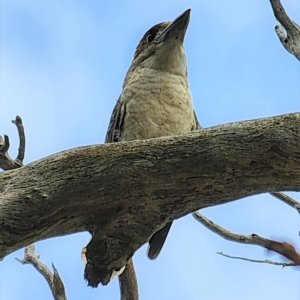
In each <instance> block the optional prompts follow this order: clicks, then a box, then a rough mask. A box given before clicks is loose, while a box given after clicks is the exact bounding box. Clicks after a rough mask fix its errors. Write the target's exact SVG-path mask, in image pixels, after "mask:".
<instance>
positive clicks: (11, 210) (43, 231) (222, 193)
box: [0, 113, 300, 286]
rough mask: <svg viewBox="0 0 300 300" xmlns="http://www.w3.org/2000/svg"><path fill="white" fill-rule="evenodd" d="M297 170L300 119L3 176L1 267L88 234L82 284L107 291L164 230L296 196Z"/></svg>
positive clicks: (109, 150)
mask: <svg viewBox="0 0 300 300" xmlns="http://www.w3.org/2000/svg"><path fill="white" fill-rule="evenodd" d="M299 166H300V114H299V113H294V114H288V115H282V116H278V117H273V118H266V119H259V120H252V121H245V122H239V123H232V124H226V125H223V126H216V127H212V128H208V129H205V130H199V131H196V132H193V133H190V134H187V135H180V136H174V137H168V138H158V139H152V140H145V141H136V142H135V141H134V142H127V143H115V144H104V145H94V146H87V147H80V148H76V149H71V150H67V151H64V152H60V153H57V154H54V155H52V156H49V157H46V158H44V159H41V160H39V161H35V162H33V163H30V164H28V165H26V166H24V167H21V168H19V169H15V170H11V171H6V172H2V173H0V221H1V222H0V232H1V233H2V234H1V236H0V258H3V257H5V256H6V255H8V254H9V253H11V252H13V251H15V250H17V249H19V248H21V247H23V246H26V245H29V244H31V243H33V242H35V241H38V240H41V239H46V238H50V237H54V236H61V235H65V234H70V233H75V232H79V231H85V230H89V231H90V232H91V233H92V235H93V238H92V241H91V242H90V244H89V245H88V246H87V261H88V263H87V266H86V273H85V276H86V278H87V279H88V281H89V283H90V285H92V286H97V284H98V283H99V282H101V283H103V284H106V283H108V282H109V278H110V275H111V272H112V270H113V269H115V270H118V269H120V268H121V267H122V266H124V265H125V263H126V262H127V260H128V259H129V258H130V257H131V256H132V255H133V253H134V252H135V251H136V250H137V249H138V248H139V247H141V246H142V245H143V244H144V243H145V242H146V241H147V240H148V238H149V237H150V235H151V234H152V233H153V232H154V231H156V230H158V229H159V228H160V227H162V226H163V225H164V224H165V223H166V222H168V221H170V220H173V219H176V218H180V217H182V216H184V215H186V214H188V213H191V212H193V211H195V210H197V209H201V208H204V207H208V206H214V205H218V204H222V203H227V202H229V201H234V200H237V199H240V198H243V197H246V196H250V195H254V194H259V193H264V192H269V191H273V192H275V191H299V190H300V167H299ZM89 262H92V264H89ZM99 270H100V271H99ZM98 271H99V272H98Z"/></svg>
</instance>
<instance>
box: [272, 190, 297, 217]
mask: <svg viewBox="0 0 300 300" xmlns="http://www.w3.org/2000/svg"><path fill="white" fill-rule="evenodd" d="M270 195H272V196H274V197H275V198H277V199H279V200H281V201H283V202H284V203H285V204H287V205H289V206H291V207H293V208H295V209H296V210H297V211H298V213H299V214H300V203H299V202H298V201H296V200H294V199H293V198H292V197H290V196H288V195H286V194H284V193H281V192H276V193H270Z"/></svg>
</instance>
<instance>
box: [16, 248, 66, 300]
mask: <svg viewBox="0 0 300 300" xmlns="http://www.w3.org/2000/svg"><path fill="white" fill-rule="evenodd" d="M16 260H17V261H19V262H20V263H21V264H23V265H24V264H30V265H32V266H33V267H34V268H35V269H36V270H37V271H38V272H39V273H40V274H41V275H42V276H43V277H44V278H45V279H46V281H47V283H48V285H49V287H50V289H51V292H52V295H53V297H54V300H67V297H66V293H65V287H64V284H63V282H62V280H61V279H60V276H59V274H58V272H57V269H56V268H55V266H54V264H53V263H52V268H53V274H52V273H51V271H50V270H49V269H48V268H47V266H46V265H44V264H43V263H42V262H41V261H40V259H39V256H38V255H36V254H35V246H34V244H31V245H29V246H27V247H26V248H25V254H24V258H23V259H19V258H16Z"/></svg>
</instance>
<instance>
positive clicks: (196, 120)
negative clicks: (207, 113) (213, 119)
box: [194, 110, 203, 130]
mask: <svg viewBox="0 0 300 300" xmlns="http://www.w3.org/2000/svg"><path fill="white" fill-rule="evenodd" d="M194 118H195V123H196V128H195V129H194V130H197V129H200V128H203V127H202V126H201V125H200V123H199V121H198V118H197V115H196V113H195V110H194Z"/></svg>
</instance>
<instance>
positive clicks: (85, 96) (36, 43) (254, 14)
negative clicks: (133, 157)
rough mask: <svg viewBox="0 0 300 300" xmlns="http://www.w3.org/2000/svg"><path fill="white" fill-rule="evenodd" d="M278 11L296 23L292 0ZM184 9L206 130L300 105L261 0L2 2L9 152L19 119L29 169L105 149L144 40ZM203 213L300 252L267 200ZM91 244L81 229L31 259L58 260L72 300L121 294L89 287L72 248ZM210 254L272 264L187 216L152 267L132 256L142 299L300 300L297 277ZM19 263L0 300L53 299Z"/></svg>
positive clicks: (114, 287) (9, 262)
mask: <svg viewBox="0 0 300 300" xmlns="http://www.w3.org/2000/svg"><path fill="white" fill-rule="evenodd" d="M283 5H284V6H285V9H286V11H287V12H288V13H289V15H290V17H292V18H293V19H294V20H295V21H297V22H298V24H299V23H300V3H299V0H283ZM187 8H191V9H192V12H191V21H190V25H189V28H188V31H187V35H186V38H185V48H186V53H187V61H188V74H189V81H190V87H191V91H192V94H193V98H194V106H195V110H196V113H197V115H198V119H199V121H200V123H201V124H202V125H203V126H204V127H209V126H212V125H217V124H222V123H228V122H233V121H242V120H247V119H254V118H261V117H268V116H274V115H279V114H284V113H289V112H295V111H299V110H300V67H299V62H297V60H296V58H294V57H293V56H292V55H290V54H289V53H287V52H286V50H285V49H284V48H283V47H282V45H281V44H280V42H279V40H278V38H277V36H276V34H275V32H274V26H275V25H276V24H277V22H276V20H275V18H274V16H273V12H272V10H271V6H270V3H269V1H268V0H264V1H262V0H251V1H250V0H249V1H245V0H243V1H242V0H232V1H219V0H202V1H197V0H193V1H182V0H181V1H180V0H174V1H157V2H152V1H123V2H121V1H116V0H111V1H107V2H105V4H104V2H102V1H91V0H87V1H75V0H74V1H67V0H60V1H57V0H52V1H50V0H44V1H33V0H31V1H30V0H22V1H21V0H2V1H1V15H0V19H1V24H0V25H1V40H0V41H1V44H0V47H1V48H0V54H1V66H0V71H1V74H0V90H1V92H0V116H1V118H0V132H1V134H3V133H6V134H8V135H9V136H10V138H11V148H12V149H11V152H10V154H11V155H12V156H15V155H16V151H17V148H18V138H17V132H16V129H15V128H14V125H13V124H11V123H10V121H11V120H12V119H13V118H14V117H15V116H16V115H17V114H18V115H20V116H21V117H22V119H23V122H24V125H25V129H26V136H27V148H26V158H25V163H29V162H32V161H34V160H37V159H40V158H42V157H45V156H48V155H50V154H53V153H55V152H58V151H62V150H66V149H70V148H74V147H77V146H82V145H91V144H99V143H102V142H103V140H104V137H105V133H106V129H107V125H108V121H109V118H110V114H111V111H112V109H113V106H114V104H115V101H116V99H117V98H118V96H119V94H120V92H121V87H122V82H123V78H124V76H125V73H126V71H127V68H128V67H129V65H130V63H131V60H132V57H133V53H134V50H135V47H136V45H137V43H138V41H139V40H140V38H141V36H142V35H143V34H144V33H145V32H146V31H147V30H148V29H149V28H150V27H151V26H153V25H154V24H156V23H159V22H162V21H166V20H172V19H174V18H175V17H177V16H178V15H179V14H180V13H181V12H183V11H184V10H185V9H187ZM293 195H294V196H295V197H296V198H297V199H298V200H300V197H299V194H295V193H294V194H293ZM120 197H121V195H120ZM202 213H203V214H204V215H205V216H207V217H209V218H211V219H212V220H213V221H215V222H217V223H219V224H220V225H222V226H224V227H226V228H227V229H229V230H232V231H235V232H237V233H244V234H251V233H257V234H260V235H262V236H265V237H267V238H274V239H278V240H286V241H290V242H292V243H293V244H294V245H295V246H298V249H300V246H299V236H298V231H299V226H300V222H299V215H298V214H297V213H296V211H294V210H292V209H291V208H289V207H287V206H285V205H284V204H282V203H281V202H279V201H278V200H276V199H275V198H272V197H271V196H269V195H267V194H264V195H259V196H255V197H249V198H246V199H243V200H241V201H236V202H234V203H229V204H226V205H221V206H218V207H213V208H209V209H205V210H203V211H202ZM88 240H89V234H88V233H81V234H75V235H70V236H65V237H59V238H53V239H50V240H46V241H42V242H38V243H37V244H36V252H37V253H38V254H40V255H41V260H42V261H43V262H45V263H47V264H48V266H49V267H50V265H51V262H54V263H55V265H56V267H57V269H58V271H59V273H60V275H61V277H62V279H63V281H64V283H65V287H66V292H67V296H68V297H69V299H72V300H74V299H75V300H77V299H119V290H118V282H117V280H113V281H112V282H111V283H110V284H109V285H108V286H107V287H102V286H99V287H98V289H91V288H89V287H87V286H86V283H85V282H84V280H83V268H84V267H83V263H82V261H81V260H80V251H81V248H82V247H84V246H85V245H86V244H87V242H88ZM217 251H224V252H225V253H227V254H231V255H238V256H244V257H248V258H254V259H265V258H270V259H274V260H280V258H279V257H278V256H277V255H271V256H270V254H269V253H267V252H266V251H265V250H264V249H261V248H258V247H254V246H246V245H240V244H233V243H230V242H228V241H225V240H223V239H222V238H220V237H219V236H217V235H215V234H214V233H212V232H210V231H208V230H207V229H206V228H204V227H203V226H201V225H200V224H199V223H197V222H196V221H195V220H194V219H193V218H192V216H190V215H189V216H186V217H184V218H182V219H180V220H177V221H176V222H175V224H174V225H173V227H172V230H171V232H170V234H169V236H168V239H167V242H166V244H165V246H164V248H163V251H162V252H161V254H160V256H159V258H158V259H157V260H155V261H149V260H148V259H147V257H146V246H144V247H142V248H141V249H139V251H137V253H136V254H135V256H134V261H135V266H136V271H137V275H138V280H139V290H140V298H141V299H143V300H147V299H205V300H215V299H225V300H226V299H230V300H235V299H291V300H294V299H300V275H299V271H297V270H295V269H292V268H284V269H282V268H280V267H275V266H271V265H267V264H253V263H248V262H245V261H237V260H230V259H227V258H225V257H221V256H219V255H217V254H216V252H217ZM16 256H17V257H23V250H19V251H17V252H15V253H12V254H11V255H9V256H8V257H6V258H5V259H4V261H3V262H1V268H0V299H10V300H19V299H44V300H48V299H52V295H51V293H50V290H49V287H48V286H47V284H46V282H45V280H44V279H43V278H42V277H41V275H40V274H38V272H37V271H35V270H34V269H33V267H31V266H23V265H21V264H19V263H18V262H17V261H16V260H15V259H14V257H16Z"/></svg>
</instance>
